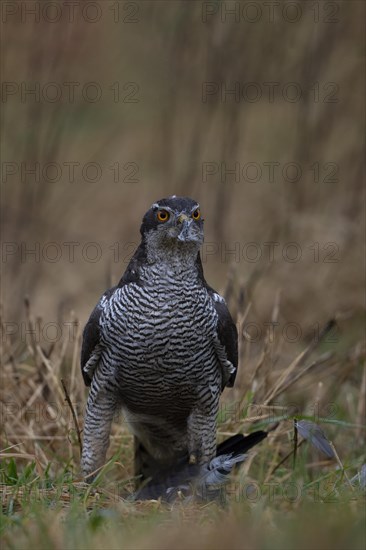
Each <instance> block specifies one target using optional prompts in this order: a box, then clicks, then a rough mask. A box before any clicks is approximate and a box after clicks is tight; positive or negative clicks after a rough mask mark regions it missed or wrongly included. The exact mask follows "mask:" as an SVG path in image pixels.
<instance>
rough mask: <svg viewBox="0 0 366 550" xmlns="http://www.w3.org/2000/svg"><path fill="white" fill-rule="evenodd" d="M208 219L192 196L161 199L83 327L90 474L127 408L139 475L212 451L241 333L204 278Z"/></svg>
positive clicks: (200, 459) (204, 458)
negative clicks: (116, 278) (121, 270)
mask: <svg viewBox="0 0 366 550" xmlns="http://www.w3.org/2000/svg"><path fill="white" fill-rule="evenodd" d="M203 222H204V220H203V218H202V215H201V210H200V206H199V204H198V203H197V202H196V201H194V200H193V199H191V198H185V197H177V196H175V195H174V196H172V197H168V198H165V199H162V200H159V201H157V202H155V203H154V204H153V205H152V206H151V208H150V209H149V210H148V211H147V213H146V214H145V216H144V217H143V220H142V225H141V229H140V231H141V243H140V245H139V246H138V248H137V249H136V251H135V253H134V255H133V257H132V258H131V260H130V262H129V265H128V267H127V269H126V271H125V273H124V275H123V276H122V278H121V280H120V281H119V283H118V284H117V285H116V286H115V287H113V288H111V289H109V290H107V291H106V292H105V293H104V294H103V296H102V297H101V299H100V301H99V302H98V304H97V305H96V307H95V308H94V310H93V312H92V313H91V315H90V318H89V320H88V322H87V324H86V326H85V329H84V332H83V342H82V350H81V370H82V375H83V378H84V381H85V384H86V385H87V386H90V391H89V396H88V402H87V407H86V415H85V425H84V443H83V452H82V460H81V468H82V473H83V475H84V477H85V478H86V479H87V480H88V479H89V480H91V479H92V478H93V477H94V474H95V471H96V470H98V469H99V468H100V467H101V466H102V465H103V464H104V462H105V458H106V452H107V449H108V445H109V435H110V428H111V423H112V420H113V417H114V415H115V414H116V413H117V412H118V411H119V410H121V409H122V411H123V414H124V417H125V419H126V421H127V423H128V425H129V428H130V430H131V432H132V433H133V434H134V436H135V475H136V476H139V479H140V480H141V481H143V480H147V479H152V478H154V477H156V476H157V475H161V473H162V472H164V471H165V470H166V471H169V470H170V469H171V468H172V466H174V464H175V463H178V462H179V463H180V464H181V463H182V460H183V461H185V460H186V463H187V464H197V465H204V464H208V463H209V462H210V461H211V460H212V459H213V458H214V457H215V456H216V416H217V412H218V407H219V399H220V395H221V392H222V391H223V389H224V388H225V387H226V386H228V387H232V386H233V384H234V381H235V376H236V371H237V365H238V337H237V330H236V326H235V324H234V323H233V320H232V318H231V316H230V313H229V311H228V308H227V306H226V303H225V300H224V299H223V298H222V297H221V296H220V295H219V294H218V293H217V292H216V291H215V290H213V289H212V288H211V287H210V286H209V285H208V284H207V283H206V280H205V278H204V274H203V268H202V262H201V257H200V246H201V244H202V243H203V237H204V232H203Z"/></svg>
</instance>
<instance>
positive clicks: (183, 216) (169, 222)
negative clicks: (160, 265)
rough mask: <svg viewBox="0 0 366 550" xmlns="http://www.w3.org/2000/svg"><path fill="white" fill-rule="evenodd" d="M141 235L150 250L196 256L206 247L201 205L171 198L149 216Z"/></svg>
mask: <svg viewBox="0 0 366 550" xmlns="http://www.w3.org/2000/svg"><path fill="white" fill-rule="evenodd" d="M141 234H142V236H143V238H144V239H145V241H146V242H147V243H148V245H149V246H150V247H153V248H154V249H155V250H156V251H157V249H159V250H161V251H163V250H168V249H169V250H172V249H175V250H177V251H182V252H188V251H191V253H192V254H195V255H197V252H198V249H199V247H200V245H201V244H202V243H203V218H202V215H201V210H200V206H199V204H198V203H197V202H196V201H194V200H193V199H190V198H186V197H176V196H175V195H174V196H172V197H168V198H166V199H161V200H159V201H157V202H155V203H154V204H153V205H152V207H151V208H150V210H148V212H146V214H145V216H144V218H143V220H142V225H141Z"/></svg>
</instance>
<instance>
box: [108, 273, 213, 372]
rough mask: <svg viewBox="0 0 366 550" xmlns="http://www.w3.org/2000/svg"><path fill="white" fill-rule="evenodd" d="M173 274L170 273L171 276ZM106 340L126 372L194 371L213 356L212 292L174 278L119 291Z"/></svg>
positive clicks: (113, 306)
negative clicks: (205, 359)
mask: <svg viewBox="0 0 366 550" xmlns="http://www.w3.org/2000/svg"><path fill="white" fill-rule="evenodd" d="M168 275H169V274H168ZM102 322H103V331H102V332H103V339H104V342H105V344H106V345H107V346H108V347H110V348H113V349H114V350H115V355H116V357H117V358H118V360H120V361H121V362H122V363H123V364H124V365H125V368H126V369H128V368H129V369H130V370H131V369H132V370H137V369H138V370H139V372H140V373H141V372H142V371H144V370H145V369H147V371H148V374H149V375H150V374H151V373H152V372H153V373H155V374H156V375H165V374H169V373H173V372H175V371H180V372H181V373H183V372H188V371H192V368H194V367H195V366H196V365H198V364H199V362H200V361H199V358H200V356H202V353H203V355H205V356H206V355H207V359H210V357H211V356H212V353H213V340H214V335H215V330H216V323H217V317H216V312H215V309H214V306H213V303H212V300H211V298H210V297H209V295H208V293H207V291H206V290H205V289H204V288H203V287H202V286H199V285H197V284H194V281H191V280H189V279H186V280H185V279H183V280H178V281H177V280H174V278H173V277H172V276H167V277H165V278H160V279H159V280H152V281H151V282H150V283H147V284H145V285H143V286H138V285H128V286H126V287H123V288H122V289H119V290H118V292H116V293H115V296H114V297H113V300H112V301H111V307H110V308H109V310H108V311H107V312H105V314H104V316H103V321H102Z"/></svg>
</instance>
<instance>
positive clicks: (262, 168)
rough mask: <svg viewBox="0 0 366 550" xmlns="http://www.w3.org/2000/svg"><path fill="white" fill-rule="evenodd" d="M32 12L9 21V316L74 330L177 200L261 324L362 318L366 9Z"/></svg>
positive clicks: (179, 5) (120, 7)
mask: <svg viewBox="0 0 366 550" xmlns="http://www.w3.org/2000/svg"><path fill="white" fill-rule="evenodd" d="M36 4H39V5H38V8H37V7H36V8H34V9H35V10H36V11H35V13H34V14H32V13H31V6H34V5H36ZM41 4H42V3H32V2H26V3H23V7H22V6H21V5H20V3H15V2H7V3H4V4H3V6H2V10H3V12H2V21H3V25H2V27H3V29H2V30H3V37H2V41H3V45H4V47H3V53H2V80H3V85H2V104H1V107H2V182H1V186H2V199H3V200H2V227H3V232H2V236H3V249H2V253H3V254H2V268H3V270H2V271H3V284H2V302H3V306H4V319H5V321H9V322H18V321H20V320H21V319H22V318H23V317H24V312H23V301H24V296H25V295H28V296H29V297H30V300H31V303H32V308H33V311H34V312H35V313H36V314H37V315H40V316H42V317H43V319H44V320H45V321H49V322H50V321H54V320H56V319H59V316H60V314H61V313H62V314H63V315H65V316H66V317H67V316H68V315H69V314H70V311H71V310H73V311H75V313H76V315H77V317H78V318H80V320H81V322H82V323H84V322H85V320H86V317H87V315H88V314H89V312H90V311H91V309H92V307H93V306H94V304H95V303H96V301H97V300H98V299H99V296H100V294H101V293H102V292H103V291H104V289H105V288H106V287H107V286H109V285H111V284H114V283H116V282H117V280H118V278H119V277H120V275H121V274H122V272H123V271H124V269H125V267H126V265H127V261H128V258H129V256H130V254H131V252H132V249H133V247H134V246H135V245H137V243H138V241H139V225H140V221H141V218H142V216H143V214H144V212H145V211H146V210H147V209H148V208H149V206H150V205H151V203H152V202H154V201H155V200H156V199H159V198H162V197H163V196H166V195H171V194H182V195H190V196H192V197H194V198H195V199H197V200H198V201H199V202H200V203H201V206H202V209H203V212H204V217H205V219H206V244H205V246H204V249H203V257H204V264H205V266H204V267H205V271H206V277H207V279H208V281H209V282H210V284H212V286H214V287H216V288H217V289H219V290H222V289H224V288H225V285H226V280H227V277H228V273H232V274H233V277H234V281H235V282H236V281H237V282H243V283H244V285H245V287H246V298H247V301H249V300H250V301H251V302H252V310H251V312H252V314H253V315H254V317H255V318H257V319H260V320H261V321H262V322H265V321H266V320H269V318H270V316H271V311H272V308H273V304H274V302H275V300H276V294H277V293H278V291H281V312H282V315H283V319H284V320H285V321H287V322H289V321H294V322H298V323H300V324H301V326H302V327H304V332H305V333H306V331H307V330H308V329H309V327H310V326H313V325H314V324H316V323H318V322H319V323H323V322H324V321H325V320H327V319H328V318H330V317H332V316H334V315H335V314H337V313H338V314H339V313H340V314H341V315H345V316H346V317H347V315H348V314H349V312H351V313H352V315H353V314H354V313H355V312H356V313H357V312H359V311H361V308H362V307H363V296H364V294H363V292H364V291H363V283H364V253H365V250H364V242H365V241H364V217H363V211H364V210H363V209H364V200H363V199H364V194H363V193H364V191H363V163H362V160H361V159H362V153H363V143H364V130H365V122H364V121H365V116H364V115H365V113H364V97H365V90H364V77H365V74H364V72H365V69H364V60H363V54H364V52H363V48H362V46H361V40H360V37H361V34H362V30H363V25H364V23H363V21H364V17H365V4H364V3H363V2H357V1H352V2H297V3H287V2H281V5H280V6H277V5H276V3H273V4H271V3H270V5H267V6H266V5H265V3H263V2H251V3H247V2H222V3H216V2H203V3H201V2H187V1H186V2H178V1H173V2H160V1H154V2H148V1H145V2H108V1H106V2H93V3H88V2H86V3H82V2H77V3H76V4H75V8H74V13H71V12H70V9H67V8H66V7H65V5H64V3H60V5H59V6H60V7H59V9H56V8H55V7H52V6H51V7H49V8H47V10H46V9H44V8H42V6H41ZM46 4H47V3H46ZM290 4H292V7H291V5H290ZM87 5H88V6H87ZM4 6H5V7H4ZM296 6H297V7H296ZM28 8H29V11H26V9H28ZM230 10H234V12H233V13H231V14H230V13H229V11H230ZM27 90H28V92H29V91H30V90H33V93H27ZM233 92H234V93H233ZM37 163H38V164H37ZM293 163H296V164H293ZM225 167H226V169H228V170H230V169H233V168H236V174H232V173H229V172H226V173H225ZM271 167H272V168H271ZM32 168H33V169H35V170H36V172H35V173H32V172H31V169H32ZM271 169H273V174H272V173H271ZM118 172H119V173H118ZM272 175H273V177H272ZM93 180H95V181H93ZM270 242H274V243H277V244H275V245H272V248H271V245H268V244H265V243H270ZM70 243H74V244H70ZM93 243H94V244H93ZM116 243H118V244H116ZM131 243H133V244H131ZM249 243H254V244H249ZM289 243H295V244H289ZM273 247H274V248H273ZM27 250H28V253H26V251H27ZM31 250H34V251H35V252H34V253H33V254H32V253H31V252H29V251H31ZM271 250H272V252H273V254H272V253H271ZM230 251H231V253H230ZM233 251H234V253H233ZM294 260H297V261H294ZM232 267H233V268H234V269H233V270H232Z"/></svg>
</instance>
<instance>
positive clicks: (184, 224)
mask: <svg viewBox="0 0 366 550" xmlns="http://www.w3.org/2000/svg"><path fill="white" fill-rule="evenodd" d="M177 221H178V227H179V228H181V229H180V233H179V234H178V237H177V239H178V241H180V242H190V241H196V240H197V235H196V232H195V231H192V222H193V220H192V219H191V218H189V217H188V216H187V215H186V214H180V216H179V218H178V220H177Z"/></svg>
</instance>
